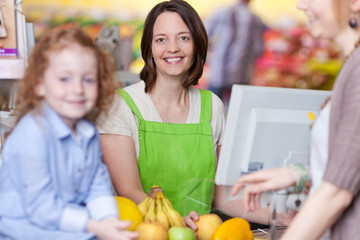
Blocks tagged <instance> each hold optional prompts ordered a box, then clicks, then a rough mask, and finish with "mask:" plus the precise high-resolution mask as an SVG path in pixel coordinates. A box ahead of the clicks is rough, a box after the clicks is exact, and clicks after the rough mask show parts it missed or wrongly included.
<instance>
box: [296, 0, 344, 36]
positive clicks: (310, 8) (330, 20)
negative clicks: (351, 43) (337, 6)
mask: <svg viewBox="0 0 360 240" xmlns="http://www.w3.org/2000/svg"><path fill="white" fill-rule="evenodd" d="M333 1H334V0H298V4H297V8H298V9H300V10H302V11H304V13H305V14H306V15H307V17H308V19H309V24H310V30H311V33H312V35H313V36H314V37H316V38H330V39H336V38H337V37H338V36H339V34H341V32H342V31H343V29H341V27H340V26H339V23H338V21H337V17H336V15H335V11H334V4H333ZM340 1H342V0H340Z"/></svg>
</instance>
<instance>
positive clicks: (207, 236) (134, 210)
mask: <svg viewBox="0 0 360 240" xmlns="http://www.w3.org/2000/svg"><path fill="white" fill-rule="evenodd" d="M117 202H118V206H119V212H120V219H122V220H131V221H132V225H131V227H130V228H129V230H135V231H137V232H139V238H138V240H196V239H198V240H235V239H237V240H253V238H254V237H253V233H252V232H251V230H250V225H249V223H248V222H247V221H246V220H244V219H241V218H231V219H229V220H227V221H225V222H222V221H221V219H220V217H219V216H218V215H216V214H205V215H201V216H200V218H199V220H198V221H197V222H196V225H197V227H198V230H197V231H196V232H194V231H193V230H192V229H191V228H189V227H186V226H185V222H184V220H183V218H182V217H181V215H180V214H179V213H178V212H177V211H176V210H175V209H174V208H173V207H172V204H171V202H170V201H169V200H168V199H167V198H166V197H165V196H164V193H163V191H162V189H161V188H160V187H159V186H154V187H153V188H152V189H151V190H150V191H149V194H148V195H147V196H146V198H145V199H144V201H142V202H141V203H139V205H137V206H136V204H135V203H134V202H132V201H131V200H130V199H127V198H123V197H117Z"/></svg>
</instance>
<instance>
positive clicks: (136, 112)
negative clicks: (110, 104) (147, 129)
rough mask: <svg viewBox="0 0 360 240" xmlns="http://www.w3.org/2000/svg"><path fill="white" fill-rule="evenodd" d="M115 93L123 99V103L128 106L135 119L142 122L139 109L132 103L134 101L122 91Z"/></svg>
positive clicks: (118, 90)
mask: <svg viewBox="0 0 360 240" xmlns="http://www.w3.org/2000/svg"><path fill="white" fill-rule="evenodd" d="M115 92H116V93H117V94H119V95H120V97H121V98H122V99H124V101H125V102H126V104H127V105H128V106H129V108H130V109H131V111H132V112H133V113H135V115H136V117H137V119H139V120H144V118H143V117H142V115H141V113H140V111H139V109H138V108H137V106H136V104H135V103H134V100H133V99H132V98H131V97H130V95H129V94H128V93H127V92H126V91H125V90H124V89H121V88H119V89H117V90H116V91H115Z"/></svg>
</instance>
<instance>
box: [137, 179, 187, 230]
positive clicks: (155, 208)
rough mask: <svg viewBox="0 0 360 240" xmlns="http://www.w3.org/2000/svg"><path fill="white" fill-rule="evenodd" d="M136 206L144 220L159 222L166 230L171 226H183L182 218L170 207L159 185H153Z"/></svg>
mask: <svg viewBox="0 0 360 240" xmlns="http://www.w3.org/2000/svg"><path fill="white" fill-rule="evenodd" d="M138 207H139V209H140V211H141V212H142V214H143V215H144V222H151V223H153V222H157V223H160V224H162V225H163V226H164V227H165V229H166V230H168V229H169V228H170V227H172V226H181V227H185V222H184V220H183V218H182V217H181V215H180V214H179V213H178V212H177V211H176V210H175V209H174V208H173V207H172V204H171V202H170V201H169V199H167V198H166V197H165V196H164V193H163V192H162V190H161V188H160V187H159V186H154V187H153V188H152V189H151V190H150V191H149V194H148V195H147V196H146V197H145V199H144V200H143V201H142V202H141V203H139V205H138Z"/></svg>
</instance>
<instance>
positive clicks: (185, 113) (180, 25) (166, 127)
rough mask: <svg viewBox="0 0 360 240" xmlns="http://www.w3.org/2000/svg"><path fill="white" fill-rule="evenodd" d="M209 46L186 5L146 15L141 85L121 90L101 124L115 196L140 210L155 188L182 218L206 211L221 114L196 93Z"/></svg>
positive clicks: (174, 1)
mask: <svg viewBox="0 0 360 240" xmlns="http://www.w3.org/2000/svg"><path fill="white" fill-rule="evenodd" d="M207 43H208V42H207V35H206V31H205V28H204V26H203V24H202V21H201V19H200V17H199V15H198V14H197V13H196V12H195V10H194V9H193V8H192V7H191V6H190V5H189V4H188V3H187V2H186V1H182V0H171V1H165V2H161V3H159V4H157V5H156V6H155V7H154V8H153V9H152V10H151V11H150V13H149V14H148V16H147V18H146V20H145V24H144V31H143V35H142V41H141V53H142V57H143V59H144V61H145V66H144V68H143V69H142V71H141V74H140V78H141V79H142V80H143V81H141V82H140V83H138V84H134V85H132V86H130V87H127V88H125V89H124V90H121V91H119V95H116V99H117V102H116V104H114V105H113V106H112V111H111V112H112V115H111V116H109V118H106V119H105V118H104V119H103V121H102V122H101V123H100V124H99V129H100V132H101V133H102V134H101V143H102V149H103V156H104V161H105V162H106V164H107V165H108V166H109V169H110V174H111V177H112V180H113V184H114V188H115V190H116V192H117V193H118V194H119V195H123V196H125V197H128V198H130V199H132V200H134V201H135V202H137V203H139V202H141V201H143V199H144V198H145V196H146V193H147V192H148V191H149V189H150V188H151V187H152V186H153V185H159V186H160V187H161V188H162V189H163V191H164V194H165V195H166V196H167V197H168V198H169V200H170V201H171V203H172V204H173V206H174V208H175V209H176V210H177V211H178V212H179V213H180V214H181V215H183V216H186V215H188V214H189V212H190V211H191V210H195V211H197V212H198V213H200V214H205V213H209V212H210V209H211V205H212V200H213V197H214V184H213V180H214V177H215V166H216V158H217V152H218V151H219V149H220V145H221V141H222V134H223V129H224V110H223V104H222V102H221V100H220V99H219V98H218V97H217V96H216V95H214V94H212V93H211V92H209V91H206V90H202V89H198V88H195V87H194V86H195V85H197V83H198V80H199V78H200V77H201V76H202V71H203V66H204V63H205V60H206V54H207ZM199 179H200V180H201V181H200V184H199ZM174 180H175V181H174ZM189 189H194V191H193V192H192V193H191V194H192V195H191V198H187V197H188V196H187V194H188V193H189V192H191V191H189ZM186 199H195V201H191V200H186ZM185 201H187V202H186V203H185ZM199 202H200V204H199Z"/></svg>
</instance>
